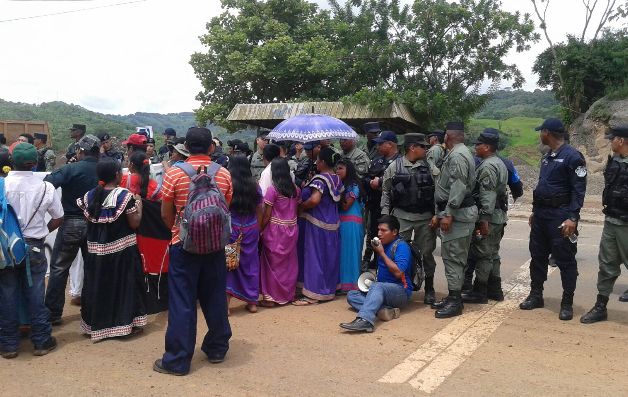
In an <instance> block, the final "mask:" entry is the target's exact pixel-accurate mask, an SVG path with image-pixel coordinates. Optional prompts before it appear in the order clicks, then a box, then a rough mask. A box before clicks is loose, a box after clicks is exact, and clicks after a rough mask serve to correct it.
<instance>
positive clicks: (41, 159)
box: [35, 148, 48, 172]
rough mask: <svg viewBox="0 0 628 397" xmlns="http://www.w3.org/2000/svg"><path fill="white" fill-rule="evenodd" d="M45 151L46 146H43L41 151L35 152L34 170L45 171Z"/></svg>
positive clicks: (46, 149)
mask: <svg viewBox="0 0 628 397" xmlns="http://www.w3.org/2000/svg"><path fill="white" fill-rule="evenodd" d="M46 152H48V148H45V149H44V150H42V151H41V152H38V153H37V167H35V171H37V172H44V171H46V157H45V156H46Z"/></svg>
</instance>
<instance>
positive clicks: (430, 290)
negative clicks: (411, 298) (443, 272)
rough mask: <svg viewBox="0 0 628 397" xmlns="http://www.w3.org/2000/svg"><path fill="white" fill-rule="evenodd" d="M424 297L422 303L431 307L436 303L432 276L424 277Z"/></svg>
mask: <svg viewBox="0 0 628 397" xmlns="http://www.w3.org/2000/svg"><path fill="white" fill-rule="evenodd" d="M424 290H425V297H424V298H423V303H425V304H426V305H432V304H433V303H434V302H436V292H435V291H434V276H425V288H424Z"/></svg>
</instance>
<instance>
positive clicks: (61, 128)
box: [0, 99, 135, 152]
mask: <svg viewBox="0 0 628 397" xmlns="http://www.w3.org/2000/svg"><path fill="white" fill-rule="evenodd" d="M0 118H2V119H3V120H27V121H28V120H40V121H47V122H48V126H49V127H50V133H51V136H52V145H53V148H54V149H55V151H57V152H65V150H66V148H67V146H68V145H69V143H70V140H71V139H70V135H69V132H68V130H69V128H70V127H72V124H74V123H76V124H85V125H86V126H87V133H89V134H98V133H100V132H108V133H109V134H111V135H112V136H118V137H123V136H127V135H128V134H129V133H131V132H133V131H135V128H134V126H133V125H131V124H128V123H126V122H123V121H119V120H112V119H111V118H109V117H108V116H106V115H104V114H100V113H96V112H92V111H89V110H87V109H85V108H82V107H80V106H78V105H68V104H67V103H64V102H58V101H57V102H47V103H42V104H40V105H31V104H27V103H14V102H8V101H3V100H2V99H0Z"/></svg>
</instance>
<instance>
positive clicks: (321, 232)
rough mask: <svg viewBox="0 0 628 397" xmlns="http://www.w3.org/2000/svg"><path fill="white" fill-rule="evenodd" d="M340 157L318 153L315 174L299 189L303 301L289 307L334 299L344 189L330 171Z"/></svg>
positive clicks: (330, 151) (323, 151)
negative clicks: (340, 204)
mask: <svg viewBox="0 0 628 397" xmlns="http://www.w3.org/2000/svg"><path fill="white" fill-rule="evenodd" d="M339 159H340V155H339V154H338V153H336V152H335V151H334V150H333V149H331V148H330V147H326V148H323V149H321V151H320V153H319V155H318V161H317V162H316V169H317V171H318V172H319V173H318V174H317V175H315V176H314V177H313V178H312V179H311V180H310V181H309V182H308V183H307V185H306V186H305V187H304V188H303V193H302V194H301V200H302V203H301V204H300V205H299V211H300V212H301V215H300V217H301V218H302V219H303V222H302V223H301V226H300V227H302V229H301V228H300V229H299V244H300V247H299V248H302V249H301V250H300V251H299V252H298V255H299V276H300V278H299V281H300V282H301V281H302V282H303V290H302V292H303V297H302V298H301V299H299V300H297V301H294V302H293V304H294V305H296V306H306V305H310V304H314V303H318V302H319V301H328V300H332V299H334V297H335V295H336V287H337V286H338V279H339V276H340V274H339V271H340V268H339V259H340V257H339V255H338V250H339V248H340V244H339V242H340V234H339V232H338V229H339V227H340V217H339V215H338V203H339V202H340V199H341V195H342V192H343V190H344V187H343V185H342V181H341V180H340V178H339V177H338V175H336V174H335V173H334V171H333V168H334V166H335V165H336V162H337V161H338V160H339Z"/></svg>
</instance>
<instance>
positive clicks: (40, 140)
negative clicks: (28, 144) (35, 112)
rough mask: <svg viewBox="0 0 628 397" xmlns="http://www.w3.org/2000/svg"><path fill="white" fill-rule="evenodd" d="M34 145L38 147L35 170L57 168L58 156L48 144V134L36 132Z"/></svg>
mask: <svg viewBox="0 0 628 397" xmlns="http://www.w3.org/2000/svg"><path fill="white" fill-rule="evenodd" d="M34 138H35V139H34V140H33V145H34V146H35V147H36V148H37V166H36V167H35V171H38V172H52V170H53V169H54V168H55V163H56V161H57V158H56V157H55V152H54V151H53V150H52V148H50V147H48V146H46V143H47V142H48V135H46V134H43V133H40V132H36V133H35V134H34Z"/></svg>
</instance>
